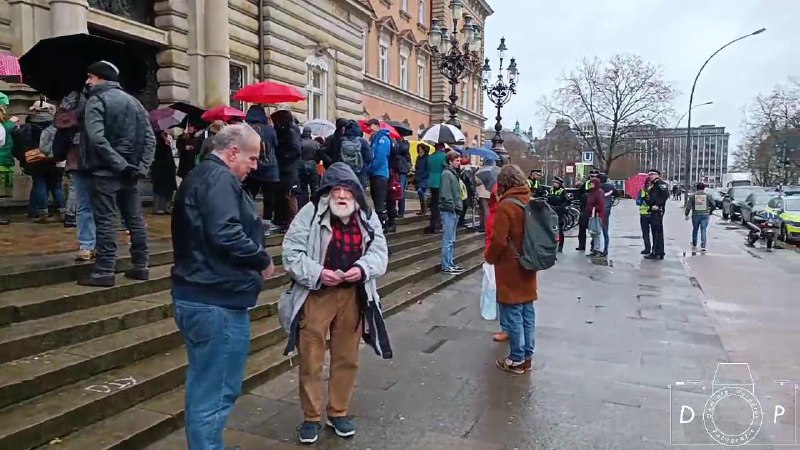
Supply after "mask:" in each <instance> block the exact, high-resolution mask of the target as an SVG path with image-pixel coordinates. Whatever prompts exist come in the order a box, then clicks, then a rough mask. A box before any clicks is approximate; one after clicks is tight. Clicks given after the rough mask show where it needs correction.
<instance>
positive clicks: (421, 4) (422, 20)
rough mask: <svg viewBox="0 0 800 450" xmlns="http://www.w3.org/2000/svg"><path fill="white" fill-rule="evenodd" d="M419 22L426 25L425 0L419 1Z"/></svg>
mask: <svg viewBox="0 0 800 450" xmlns="http://www.w3.org/2000/svg"><path fill="white" fill-rule="evenodd" d="M417 20H418V21H419V23H421V24H423V25H425V0H419V7H418V9H417Z"/></svg>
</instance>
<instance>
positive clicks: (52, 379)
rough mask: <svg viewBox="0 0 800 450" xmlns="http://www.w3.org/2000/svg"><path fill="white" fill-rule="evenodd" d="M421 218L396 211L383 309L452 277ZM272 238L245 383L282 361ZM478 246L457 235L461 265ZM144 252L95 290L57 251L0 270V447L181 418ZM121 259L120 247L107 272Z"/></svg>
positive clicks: (176, 362)
mask: <svg viewBox="0 0 800 450" xmlns="http://www.w3.org/2000/svg"><path fill="white" fill-rule="evenodd" d="M425 221H426V218H425V217H419V216H417V217H411V218H406V219H401V220H400V221H399V222H398V229H397V232H396V233H393V234H391V235H389V249H390V264H389V271H388V272H387V274H386V275H385V276H384V277H382V278H381V279H380V280H379V291H380V294H381V296H382V299H383V303H384V309H385V311H386V314H387V315H389V314H392V313H394V312H397V311H398V310H399V309H400V308H402V307H403V306H405V305H408V304H410V303H413V302H416V301H418V300H420V299H422V298H424V297H426V296H428V295H430V294H431V293H433V292H434V291H436V290H438V289H441V288H442V287H444V286H446V285H448V284H450V283H452V282H453V281H455V280H456V279H457V278H458V277H454V276H451V275H445V274H442V273H441V272H440V271H439V261H440V251H441V250H440V249H441V245H440V243H441V235H433V236H429V235H424V234H423V233H422V229H423V228H424V227H425V225H426V222H425ZM281 240H282V237H281V236H271V237H270V238H268V245H269V251H270V254H271V255H275V258H276V259H275V261H276V264H278V266H277V270H276V274H275V276H274V277H272V278H270V279H268V280H266V281H265V282H264V285H263V290H262V292H261V295H260V296H259V299H258V303H257V305H256V306H255V307H254V308H252V309H251V310H250V317H251V323H252V327H251V338H250V339H251V342H250V356H249V359H248V364H247V370H246V374H245V382H244V389H245V390H249V389H251V388H253V387H255V386H257V385H259V384H261V383H264V382H265V381H267V380H269V379H271V378H273V377H275V376H277V375H278V374H280V373H282V372H283V371H285V370H287V369H288V368H289V367H291V365H292V363H293V362H294V361H293V359H292V358H291V357H285V356H283V354H282V352H283V348H284V345H285V334H284V332H283V330H282V329H281V328H280V325H279V323H278V319H277V316H276V313H277V300H278V297H279V295H280V294H281V293H282V292H283V290H284V289H285V288H286V286H287V284H288V277H287V275H286V274H285V273H284V272H283V271H282V270H281V267H280V243H281ZM483 244H484V238H483V235H479V234H475V233H471V232H464V231H462V232H461V233H460V237H459V239H458V241H457V244H456V252H457V255H458V263H459V265H461V266H463V267H465V268H467V269H468V271H467V272H466V273H470V272H472V271H475V270H477V269H479V268H480V265H481V263H482V260H483V258H482V256H483V255H482V253H483ZM122 251H123V252H126V251H127V249H122ZM151 253H152V254H151V265H152V268H151V278H150V280H149V281H144V282H142V281H131V280H128V279H125V278H124V277H122V275H121V273H120V274H118V275H117V285H116V286H115V287H113V288H104V289H98V288H87V287H81V286H77V285H76V284H75V282H74V280H75V279H76V277H78V276H80V275H82V274H84V273H87V272H88V270H89V269H90V266H89V265H87V264H79V265H76V264H74V263H72V262H71V261H70V260H69V259H67V258H66V257H65V256H53V257H44V258H42V261H40V262H37V263H36V264H31V263H26V264H23V265H21V266H19V267H5V268H0V449H13V450H25V449H31V448H39V447H40V446H41V447H42V448H44V447H46V448H48V449H52V448H59V449H75V450H88V449H92V450H106V449H138V448H143V447H145V446H147V445H148V444H151V443H152V442H154V441H155V440H158V439H160V438H162V437H164V436H166V435H167V434H169V433H170V432H172V431H174V430H175V429H178V428H180V427H181V426H182V425H183V400H184V391H183V382H184V374H185V370H186V367H187V360H186V352H185V350H184V349H183V342H182V339H181V336H180V334H179V333H178V330H177V328H176V326H175V323H174V321H173V320H172V306H171V298H170V294H169V288H170V266H171V263H172V252H171V248H170V247H169V245H168V243H156V244H154V245H153V248H152V250H151ZM129 266H130V259H129V257H128V256H127V255H125V256H123V257H121V258H120V259H119V260H118V265H117V271H118V272H122V271H124V270H125V269H126V268H127V267H129ZM466 273H465V275H466ZM461 276H464V275H461ZM389 331H390V333H391V330H389ZM49 444H58V445H57V446H54V445H49Z"/></svg>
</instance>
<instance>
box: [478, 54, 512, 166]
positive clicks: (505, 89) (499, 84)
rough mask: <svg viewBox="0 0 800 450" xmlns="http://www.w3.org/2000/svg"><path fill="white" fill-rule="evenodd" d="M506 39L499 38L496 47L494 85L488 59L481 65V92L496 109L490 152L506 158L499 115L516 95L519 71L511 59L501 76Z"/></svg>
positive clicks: (501, 118)
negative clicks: (496, 57)
mask: <svg viewBox="0 0 800 450" xmlns="http://www.w3.org/2000/svg"><path fill="white" fill-rule="evenodd" d="M507 50H508V48H506V38H500V46H498V47H497V56H498V58H500V69H499V70H498V71H497V80H496V81H495V82H494V84H491V85H490V84H489V83H490V82H491V81H490V79H491V77H492V68H491V66H489V58H486V59H485V60H484V63H483V90H485V91H486V95H488V96H489V101H490V102H492V104H493V105H494V106H496V107H497V117H495V119H496V120H497V123H496V124H495V125H494V137H493V138H492V150H494V151H495V153H497V154H498V155H500V156H501V157H502V156H507V155H508V152H507V151H506V149H505V148H503V135H502V134H501V132H502V131H503V124H502V123H501V121H502V120H503V117H502V116H501V115H500V112H501V110H502V109H503V105H505V104H506V103H508V102H509V100H511V96H512V95H514V94H516V93H517V79H518V78H519V71H517V61H516V60H515V59H514V58H511V60H510V61H509V64H508V68H506V74H505V76H504V74H503V60H504V59H505V57H506V51H507Z"/></svg>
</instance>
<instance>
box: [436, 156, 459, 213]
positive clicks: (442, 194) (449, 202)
mask: <svg viewBox="0 0 800 450" xmlns="http://www.w3.org/2000/svg"><path fill="white" fill-rule="evenodd" d="M439 209H441V210H442V211H444V212H451V213H452V212H454V213H456V214H460V213H461V210H462V209H464V203H463V202H462V201H461V184H460V183H459V178H458V174H457V173H456V171H455V169H453V168H452V167H450V166H447V167H445V168H444V171H443V172H442V183H441V188H440V189H439Z"/></svg>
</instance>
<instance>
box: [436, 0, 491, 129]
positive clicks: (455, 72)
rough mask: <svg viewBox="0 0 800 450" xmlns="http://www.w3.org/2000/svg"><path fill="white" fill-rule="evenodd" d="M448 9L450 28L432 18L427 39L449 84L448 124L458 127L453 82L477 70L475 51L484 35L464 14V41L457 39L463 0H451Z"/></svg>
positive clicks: (479, 47) (438, 66)
mask: <svg viewBox="0 0 800 450" xmlns="http://www.w3.org/2000/svg"><path fill="white" fill-rule="evenodd" d="M450 10H451V11H452V13H453V29H452V30H448V29H447V28H446V26H445V27H443V26H442V21H441V20H439V19H433V20H432V21H431V22H432V23H431V31H430V34H429V36H428V38H429V42H430V45H431V47H432V48H433V63H434V64H435V65H436V67H437V68H438V69H439V71H440V72H441V73H442V75H443V76H444V77H445V79H447V81H448V82H449V83H450V106H449V107H448V108H447V111H448V112H449V113H450V119H449V120H448V121H447V123H448V124H450V125H453V126H455V127H457V128H461V123H460V122H459V121H458V119H457V118H456V114H457V113H458V106H457V105H456V102H457V101H458V94H457V93H456V85H458V82H459V81H461V80H463V79H464V78H466V77H467V76H468V75H471V74H472V73H474V72H477V71H478V70H480V67H481V60H480V55H479V54H478V51H479V50H480V49H481V48H482V47H483V43H482V41H483V38H482V36H481V27H480V25H478V24H475V23H472V18H471V17H469V16H466V17H464V26H463V28H462V29H461V32H462V35H463V43H462V42H461V41H459V36H458V31H457V30H458V20H459V19H460V18H461V17H462V16H463V15H464V3H463V1H462V0H451V1H450Z"/></svg>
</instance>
